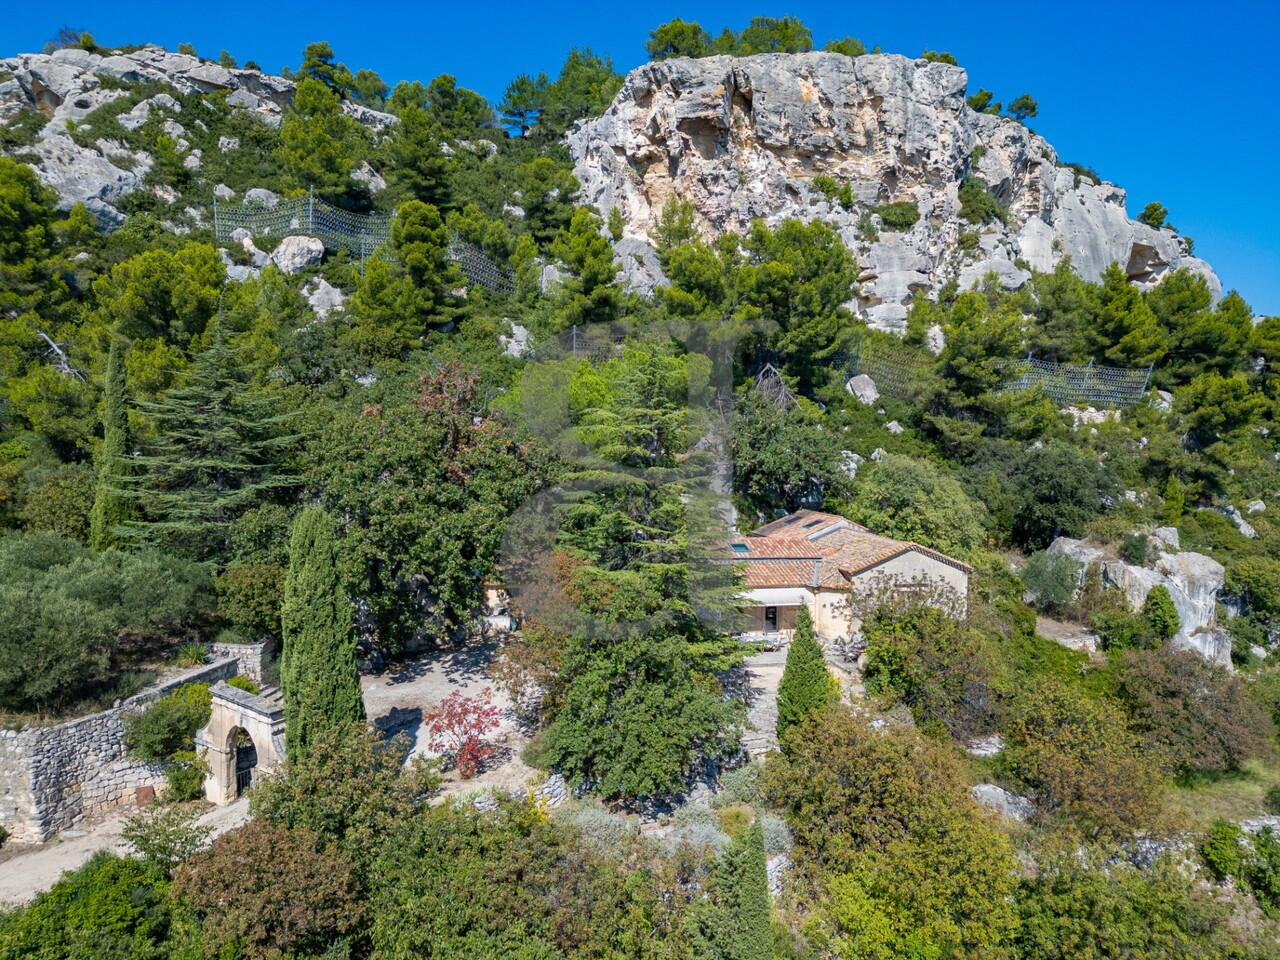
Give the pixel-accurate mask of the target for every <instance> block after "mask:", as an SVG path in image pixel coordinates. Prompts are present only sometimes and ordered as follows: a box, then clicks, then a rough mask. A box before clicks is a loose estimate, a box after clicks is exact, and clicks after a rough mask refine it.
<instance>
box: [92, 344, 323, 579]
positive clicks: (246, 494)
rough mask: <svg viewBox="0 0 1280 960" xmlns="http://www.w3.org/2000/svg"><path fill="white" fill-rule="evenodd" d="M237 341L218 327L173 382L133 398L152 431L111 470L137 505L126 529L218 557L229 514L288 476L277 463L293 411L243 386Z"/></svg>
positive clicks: (287, 442)
mask: <svg viewBox="0 0 1280 960" xmlns="http://www.w3.org/2000/svg"><path fill="white" fill-rule="evenodd" d="M246 349H247V348H246V347H243V346H239V345H237V346H232V345H231V344H230V343H229V342H228V341H227V339H226V338H225V337H224V336H223V335H222V334H221V332H219V333H217V334H216V335H215V336H214V339H213V342H212V343H211V344H210V345H209V346H208V347H207V348H206V349H205V350H204V351H202V352H201V353H200V354H199V355H198V356H197V357H196V358H195V360H194V361H193V362H192V363H191V365H190V367H188V368H187V370H186V371H185V373H184V375H183V377H182V379H181V380H180V382H179V384H178V385H177V386H176V387H174V388H173V389H172V390H169V391H168V392H167V393H165V394H164V395H163V396H162V397H161V398H160V399H159V400H156V401H154V402H145V403H140V404H139V408H140V410H141V413H142V414H143V415H144V416H145V417H146V418H147V419H148V421H149V422H150V424H151V425H152V426H153V428H154V432H155V439H154V440H153V441H152V442H151V443H150V444H149V446H148V449H147V451H146V453H144V454H143V455H141V456H138V457H135V458H134V460H133V465H134V468H135V469H134V473H133V475H130V476H127V477H122V476H118V475H117V476H115V477H114V478H113V480H114V482H115V485H116V487H117V488H118V489H120V490H121V491H132V493H133V495H134V496H135V497H136V499H137V501H138V503H139V506H140V507H141V511H142V516H141V517H140V518H139V519H137V520H134V521H132V522H130V523H128V524H127V525H126V529H127V530H129V531H130V533H131V535H132V536H133V537H135V538H137V539H140V540H143V541H159V542H163V543H166V544H169V545H170V546H172V547H174V548H176V549H179V550H181V551H183V552H185V553H187V554H189V555H192V556H195V557H199V558H201V559H205V558H218V557H220V556H222V555H224V554H225V553H226V551H227V550H228V549H229V547H230V539H229V538H230V534H231V524H232V523H233V522H234V521H235V519H236V518H237V517H239V516H240V515H241V514H243V513H244V512H245V511H246V510H248V509H249V508H251V507H253V506H256V505H257V504H258V503H261V502H262V501H264V500H265V499H267V498H268V497H269V496H270V495H271V494H273V493H275V492H277V491H281V490H283V489H284V488H287V487H289V486H291V485H293V484H295V483H296V482H297V481H296V479H295V478H294V477H292V476H291V475H290V474H288V472H287V471H286V470H285V468H284V463H283V461H284V457H285V454H286V452H287V451H288V450H289V449H290V448H291V447H292V446H293V445H294V444H295V443H296V441H297V439H298V438H297V436H296V435H294V434H292V433H290V432H289V429H288V426H289V423H290V422H291V420H292V415H291V414H289V413H282V412H279V411H278V409H277V407H276V404H275V402H274V400H273V398H272V397H271V396H270V395H267V394H264V393H261V392H258V391H254V390H250V389H247V386H246V384H247V380H248V378H249V376H250V373H251V370H250V369H249V368H248V365H247V364H246V363H245V361H244V353H245V351H246Z"/></svg>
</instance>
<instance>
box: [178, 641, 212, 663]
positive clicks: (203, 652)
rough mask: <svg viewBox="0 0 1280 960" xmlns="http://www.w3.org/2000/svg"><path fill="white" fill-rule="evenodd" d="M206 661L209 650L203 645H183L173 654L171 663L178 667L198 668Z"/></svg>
mask: <svg viewBox="0 0 1280 960" xmlns="http://www.w3.org/2000/svg"><path fill="white" fill-rule="evenodd" d="M208 660H209V648H208V647H206V646H205V645H204V644H203V643H184V644H182V645H181V646H179V647H178V649H177V650H175V651H174V654H173V662H174V663H176V664H177V665H178V666H180V667H198V666H201V665H202V664H204V663H207V662H208Z"/></svg>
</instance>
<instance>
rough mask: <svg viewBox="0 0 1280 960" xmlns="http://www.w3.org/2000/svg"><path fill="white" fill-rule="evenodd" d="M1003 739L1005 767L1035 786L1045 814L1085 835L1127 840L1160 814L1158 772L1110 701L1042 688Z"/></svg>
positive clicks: (1053, 684) (1020, 705)
mask: <svg viewBox="0 0 1280 960" xmlns="http://www.w3.org/2000/svg"><path fill="white" fill-rule="evenodd" d="M1005 736H1006V746H1005V749H1004V752H1003V753H1002V754H1001V761H1002V763H1003V764H1004V766H1005V768H1006V770H1007V771H1008V772H1009V773H1010V774H1011V775H1013V776H1015V777H1017V778H1019V779H1020V780H1022V781H1023V782H1025V783H1027V784H1028V785H1030V786H1031V787H1032V788H1033V790H1034V791H1035V793H1036V799H1037V802H1038V804H1039V806H1040V809H1041V811H1042V813H1043V814H1044V815H1046V816H1055V815H1059V816H1064V817H1067V818H1068V819H1069V820H1070V821H1071V822H1072V823H1073V824H1074V825H1075V826H1076V827H1078V828H1079V829H1080V830H1081V831H1082V832H1083V833H1084V834H1085V835H1086V836H1089V837H1092V838H1095V839H1096V838H1099V837H1117V838H1119V837H1124V836H1127V835H1128V834H1129V833H1130V832H1132V831H1133V830H1134V829H1135V828H1138V827H1139V826H1142V827H1149V826H1150V825H1151V822H1152V821H1153V819H1154V818H1155V816H1156V814H1157V812H1158V811H1159V809H1160V793H1161V784H1162V776H1161V770H1160V769H1159V767H1158V766H1157V765H1156V763H1155V762H1154V760H1153V758H1152V757H1151V756H1150V754H1149V751H1148V750H1147V749H1146V748H1145V746H1144V745H1143V744H1142V742H1141V741H1140V739H1139V737H1138V736H1137V734H1135V733H1134V732H1133V731H1132V730H1130V729H1129V726H1128V724H1127V723H1126V722H1125V717H1124V715H1123V714H1122V712H1121V711H1120V708H1119V707H1117V706H1115V705H1113V704H1111V703H1110V702H1108V701H1106V700H1102V699H1093V698H1091V697H1089V696H1087V695H1085V694H1084V693H1083V692H1082V691H1080V690H1078V689H1074V688H1072V687H1070V686H1068V685H1066V684H1064V683H1061V682H1059V681H1049V682H1047V683H1043V684H1041V685H1040V686H1039V687H1038V688H1036V689H1033V690H1029V691H1027V692H1026V693H1025V695H1024V696H1023V697H1022V698H1020V699H1019V700H1018V701H1017V702H1016V704H1015V706H1014V709H1013V710H1012V711H1011V716H1010V721H1009V723H1008V724H1007V725H1006V728H1005Z"/></svg>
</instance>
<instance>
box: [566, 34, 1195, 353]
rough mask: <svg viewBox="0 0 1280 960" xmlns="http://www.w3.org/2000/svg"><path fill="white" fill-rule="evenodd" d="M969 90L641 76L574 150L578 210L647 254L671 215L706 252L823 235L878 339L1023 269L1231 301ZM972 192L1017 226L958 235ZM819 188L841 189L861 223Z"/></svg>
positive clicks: (862, 61) (898, 62)
mask: <svg viewBox="0 0 1280 960" xmlns="http://www.w3.org/2000/svg"><path fill="white" fill-rule="evenodd" d="M967 84H968V76H967V75H966V73H965V71H964V70H963V69H961V68H960V67H955V66H950V65H947V64H943V63H929V62H926V61H923V60H911V59H908V58H906V57H901V56H896V55H888V54H873V55H867V56H862V57H858V58H856V59H850V58H849V57H846V56H843V55H841V54H835V53H816V52H815V53H805V54H761V55H758V56H753V57H741V58H734V57H706V58H702V59H697V60H693V59H688V58H677V59H671V60H664V61H661V62H658V63H650V64H646V65H645V66H642V67H638V68H636V69H635V70H633V71H631V73H630V74H629V75H628V76H627V78H626V82H625V83H624V84H623V87H622V90H621V92H620V93H619V94H618V96H617V98H616V99H615V100H614V102H613V104H612V105H611V106H610V107H609V109H608V110H607V111H606V112H605V114H604V115H603V116H601V117H599V118H597V119H594V120H590V121H586V122H584V123H582V124H579V125H578V126H577V127H576V128H575V129H574V130H573V131H572V132H571V133H570V134H569V137H568V143H569V149H570V152H571V153H572V155H573V160H574V173H575V174H576V176H577V177H578V179H579V181H580V182H581V183H582V200H583V201H584V202H586V203H590V204H594V205H595V206H596V207H597V208H598V209H599V210H600V211H601V213H603V214H607V213H608V211H610V210H611V209H613V208H618V209H619V210H620V212H621V213H622V216H623V220H624V222H625V224H626V235H627V236H628V237H632V238H635V239H637V240H641V241H650V240H652V238H653V236H654V231H655V228H656V226H657V224H658V222H659V219H660V217H661V215H662V211H663V209H664V207H665V206H666V205H667V203H668V202H671V201H673V200H685V201H689V202H691V203H692V204H693V206H694V208H695V210H696V212H697V221H698V226H699V229H700V230H701V231H702V233H703V234H704V235H705V236H708V237H710V236H712V235H715V234H718V233H721V232H724V231H737V232H742V231H745V230H746V229H747V228H748V226H749V225H750V224H751V223H752V221H754V220H757V219H763V220H764V221H765V222H767V223H769V224H776V223H778V222H780V221H781V220H784V219H786V218H790V217H798V218H800V219H802V220H813V219H822V220H825V221H827V222H828V223H830V224H831V225H832V227H833V228H835V229H836V230H837V231H838V232H839V233H840V236H841V237H842V239H843V240H844V242H845V244H846V245H847V246H848V247H849V248H850V249H851V250H852V251H853V252H854V254H855V256H856V257H857V259H858V262H859V264H860V265H861V268H862V273H861V276H860V278H859V280H860V292H859V296H858V299H857V302H856V303H855V304H853V306H854V307H855V308H856V309H857V311H858V312H859V313H860V314H861V315H862V316H863V317H864V318H866V319H867V320H868V321H869V322H870V323H871V324H872V325H873V326H876V327H879V328H882V329H888V330H901V329H902V327H903V325H904V322H905V318H906V313H907V308H908V306H909V305H910V302H911V299H912V297H913V296H914V294H915V292H916V291H923V292H924V293H925V294H927V295H935V294H936V292H937V291H938V289H939V288H940V287H941V286H942V285H943V284H944V283H945V282H946V281H947V280H949V279H956V280H957V281H959V282H961V283H963V284H966V285H968V284H970V283H972V282H974V281H976V280H979V279H981V277H982V276H983V275H984V274H986V273H987V272H988V271H994V272H995V273H996V275H997V277H998V278H999V281H1000V283H1001V284H1002V285H1004V286H1006V287H1010V288H1014V287H1017V286H1019V285H1021V284H1022V283H1024V282H1025V281H1026V280H1027V278H1028V276H1029V274H1028V268H1034V269H1036V270H1043V271H1047V270H1051V269H1053V267H1054V266H1055V265H1056V264H1057V263H1058V262H1059V261H1060V260H1061V259H1062V258H1063V257H1065V256H1068V255H1070V257H1071V260H1072V264H1073V266H1074V267H1075V269H1076V270H1077V271H1078V272H1079V273H1080V274H1081V275H1082V276H1084V277H1087V278H1089V279H1095V278H1096V277H1097V276H1098V274H1099V273H1100V272H1101V271H1102V270H1103V269H1104V268H1105V267H1106V266H1107V265H1108V264H1110V263H1112V262H1119V263H1120V265H1121V266H1122V267H1123V268H1124V269H1125V270H1126V272H1127V273H1128V275H1129V276H1130V278H1131V279H1132V280H1133V281H1134V282H1135V283H1139V284H1142V285H1149V284H1153V283H1156V282H1158V281H1159V279H1160V277H1161V276H1162V275H1163V274H1165V273H1166V272H1167V271H1169V270H1172V269H1175V268H1178V267H1187V268H1189V269H1192V270H1195V271H1196V272H1199V273H1201V274H1203V275H1204V276H1205V277H1206V279H1207V280H1208V281H1209V283H1210V286H1211V288H1212V289H1213V291H1214V293H1215V295H1216V294H1217V293H1218V292H1219V291H1220V284H1219V283H1218V280H1217V278H1216V277H1215V276H1214V274H1213V271H1212V270H1211V269H1210V268H1209V266H1208V264H1206V263H1204V262H1203V261H1201V260H1197V259H1196V258H1194V257H1192V256H1190V254H1189V250H1188V244H1187V242H1186V241H1185V240H1183V239H1182V238H1180V237H1178V236H1177V235H1176V234H1175V233H1174V232H1173V231H1172V230H1156V229H1154V228H1151V227H1148V226H1146V225H1144V224H1140V223H1137V222H1135V221H1133V220H1131V219H1129V217H1128V216H1127V214H1126V212H1125V194H1124V191H1123V190H1121V189H1120V188H1118V187H1116V186H1114V185H1112V184H1108V183H1095V182H1094V181H1093V180H1092V179H1091V178H1089V177H1087V176H1081V175H1079V174H1077V173H1076V172H1075V171H1074V170H1072V169H1071V168H1068V167H1065V166H1062V165H1061V164H1060V163H1059V161H1058V157H1057V154H1056V153H1055V152H1054V150H1053V148H1052V147H1051V146H1050V145H1049V144H1048V143H1047V142H1045V140H1044V139H1042V138H1041V137H1039V136H1037V135H1036V134H1034V133H1032V132H1031V131H1030V130H1028V129H1027V128H1026V127H1025V126H1023V125H1022V124H1021V123H1018V122H1017V121H1015V120H1012V119H1009V118H1002V117H994V116H989V115H986V114H980V113H975V112H974V111H972V110H970V109H969V107H968V106H967V105H966V104H965V92H966V88H967ZM970 175H976V176H978V177H981V178H982V179H983V180H984V181H985V182H986V183H987V184H988V186H989V188H990V190H991V192H992V193H993V194H994V195H995V196H996V197H997V198H998V199H999V200H1000V202H1001V204H1002V206H1003V207H1004V208H1005V210H1006V211H1007V222H1006V223H1000V222H991V223H988V224H986V225H984V226H981V227H976V226H973V225H970V224H968V223H965V222H964V221H962V220H961V219H960V217H959V211H960V201H959V197H958V190H959V187H960V184H961V182H962V181H963V180H964V178H965V177H966V176H970ZM818 177H830V178H832V179H833V180H834V181H836V183H837V184H841V185H844V184H847V185H848V186H849V188H850V191H851V195H852V198H853V203H852V205H851V206H850V208H849V209H845V208H844V207H843V206H841V205H840V204H838V203H834V202H832V200H831V199H830V198H829V197H828V196H827V195H826V194H824V192H823V191H822V190H821V189H820V187H819V185H818V183H817V182H816V178H818ZM897 201H906V202H912V203H915V204H916V206H917V208H918V209H919V212H920V218H919V220H918V221H917V222H916V224H915V225H914V226H913V227H911V228H910V229H909V230H906V231H904V232H892V231H890V230H888V229H885V228H884V226H883V224H881V223H880V221H879V218H878V216H877V215H876V213H875V209H874V208H875V207H876V206H877V205H879V204H883V203H887V202H897ZM860 221H861V224H860ZM974 230H976V231H978V232H979V234H980V237H979V244H978V245H977V247H976V249H975V248H973V247H972V246H969V247H967V248H965V249H962V248H961V245H960V242H959V238H960V235H961V234H962V233H965V232H969V231H974Z"/></svg>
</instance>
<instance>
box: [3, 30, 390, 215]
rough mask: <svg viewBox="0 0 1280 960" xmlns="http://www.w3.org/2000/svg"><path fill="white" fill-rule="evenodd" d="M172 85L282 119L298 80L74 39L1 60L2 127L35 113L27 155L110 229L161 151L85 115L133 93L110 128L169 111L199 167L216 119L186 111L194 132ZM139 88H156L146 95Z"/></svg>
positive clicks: (383, 118)
mask: <svg viewBox="0 0 1280 960" xmlns="http://www.w3.org/2000/svg"><path fill="white" fill-rule="evenodd" d="M166 90H171V91H173V93H174V94H177V95H178V96H194V95H199V94H208V93H217V92H225V93H226V105H227V107H228V108H230V109H232V110H241V111H244V112H246V113H248V114H250V115H252V116H255V117H256V118H258V119H259V120H261V121H263V122H265V123H267V124H268V125H270V126H273V127H278V126H279V125H280V123H281V119H282V116H283V112H284V110H285V108H286V107H288V105H289V104H290V102H291V101H292V100H293V94H294V83H293V81H292V80H288V79H286V78H284V77H278V76H272V75H270V74H266V73H261V72H259V71H257V70H241V69H234V68H227V67H223V66H220V65H219V64H217V63H215V62H213V61H210V60H205V59H202V58H200V57H195V56H190V55H187V54H182V53H170V52H169V51H167V50H164V49H162V48H160V47H141V48H139V49H137V50H133V51H132V52H128V53H121V54H112V55H105V56H104V55H100V54H97V53H92V52H89V51H87V50H82V49H79V48H76V47H71V48H67V49H63V50H57V51H55V52H53V53H49V54H44V53H37V54H19V55H18V56H15V57H10V58H8V59H0V125H4V124H10V125H12V124H13V123H15V122H17V123H22V122H24V121H23V120H22V119H21V118H23V117H24V116H29V117H31V118H32V120H34V123H32V124H31V128H32V129H36V128H38V130H37V132H36V136H35V137H34V138H33V142H32V143H30V144H29V145H25V146H24V147H23V148H22V149H21V151H20V152H21V154H22V156H23V159H24V160H26V161H27V162H29V163H30V164H31V165H32V166H33V167H34V168H35V170H36V173H37V174H38V175H39V177H40V179H41V180H43V181H44V182H45V183H46V184H48V185H49V186H52V187H53V188H55V189H56V190H57V191H58V195H59V200H60V202H59V207H60V208H61V209H64V210H69V209H70V208H71V207H72V206H74V205H75V204H76V203H83V204H84V205H85V206H86V208H88V209H89V211H90V212H91V213H93V214H94V215H95V216H97V217H98V219H99V221H101V222H102V223H103V224H104V226H107V227H111V226H115V225H118V224H119V223H120V222H122V221H123V219H124V217H123V215H122V214H121V212H120V211H119V209H118V208H117V205H118V203H119V201H120V200H121V199H123V198H124V197H126V196H128V195H129V194H131V193H133V192H135V191H137V190H138V189H140V188H141V187H142V186H143V181H144V179H145V177H146V173H147V171H148V170H149V169H150V167H151V165H152V163H153V161H154V158H153V157H152V156H151V155H150V154H148V153H147V152H145V151H142V150H137V149H132V148H131V146H130V144H129V143H127V142H125V141H124V140H122V139H121V138H119V137H110V136H108V137H101V136H96V135H95V128H94V126H93V125H92V124H91V123H88V122H86V121H88V120H90V119H91V118H92V115H95V113H97V112H98V111H100V109H101V108H103V107H107V106H108V105H110V104H113V103H116V102H117V101H121V100H126V99H127V100H129V101H130V102H129V103H128V104H121V109H120V110H119V112H118V113H117V114H116V115H115V116H114V117H113V118H112V119H113V120H114V122H115V123H116V124H118V127H113V128H112V130H113V131H114V132H117V133H119V132H127V133H131V132H133V131H136V130H138V129H139V128H140V127H141V126H142V125H143V124H144V123H146V121H147V120H148V119H149V118H150V117H151V115H152V114H153V113H156V112H159V113H160V114H161V115H162V116H164V117H166V120H165V123H164V128H163V130H164V133H165V134H166V135H167V136H170V137H171V138H172V139H173V141H174V143H175V146H176V149H177V150H178V151H179V153H180V154H181V155H182V163H183V164H184V166H185V167H186V168H187V169H188V170H191V171H196V170H199V169H200V168H201V166H202V162H203V156H202V154H203V152H204V151H203V149H202V148H201V147H199V146H196V145H195V144H194V143H193V141H198V140H200V139H202V138H201V137H200V133H201V132H208V130H209V125H208V123H206V121H208V120H209V119H210V118H209V117H205V118H204V119H201V118H200V117H195V118H190V117H188V118H185V119H186V124H187V125H190V126H191V127H192V128H193V129H192V130H190V131H189V130H188V129H187V126H186V125H184V123H183V118H181V117H180V116H179V115H180V114H181V112H182V106H181V105H180V104H179V103H178V101H177V100H175V99H174V97H173V96H171V95H170V94H169V93H166V92H164V91H166ZM140 92H144V93H147V94H150V95H148V96H145V97H143V96H141V95H140ZM125 107H127V109H124V108H125ZM33 111H34V114H33ZM343 111H344V112H345V113H346V114H347V115H348V116H351V117H353V118H354V119H356V120H357V121H359V122H360V123H362V124H364V125H366V126H370V127H374V128H378V127H381V126H384V125H386V124H387V123H390V122H393V121H394V120H395V117H393V116H391V115H389V114H385V113H379V112H378V111H375V110H370V109H368V108H367V107H363V106H361V105H359V104H355V103H352V102H350V101H344V102H343ZM98 115H100V114H98ZM25 122H30V121H25ZM239 145H240V144H239V140H238V138H233V137H225V138H218V140H217V144H216V149H218V150H219V151H222V152H226V151H234V150H236V149H237V148H238V147H239ZM208 186H209V188H210V190H211V189H212V188H213V184H209V185H208ZM166 199H171V198H166ZM187 214H188V219H189V220H190V221H192V222H197V221H199V219H200V211H199V210H189V211H187Z"/></svg>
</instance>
